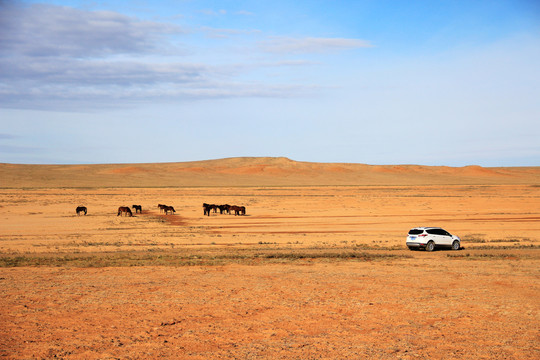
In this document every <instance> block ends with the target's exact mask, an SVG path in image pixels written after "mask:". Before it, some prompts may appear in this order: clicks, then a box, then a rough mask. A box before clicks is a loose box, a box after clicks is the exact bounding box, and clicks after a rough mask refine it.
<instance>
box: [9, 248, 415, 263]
mask: <svg viewBox="0 0 540 360" xmlns="http://www.w3.org/2000/svg"><path fill="white" fill-rule="evenodd" d="M404 258H410V255H407V254H395V253H373V252H370V253H368V252H362V251H358V250H357V249H353V248H351V249H325V248H321V249H280V248H272V249H262V248H255V249H253V248H252V249H231V250H227V249H198V250H188V251H186V250H185V249H184V250H168V251H165V252H164V251H162V250H156V251H146V252H114V253H93V254H91V253H85V254H39V255H38V254H35V255H31V254H25V255H14V256H13V255H12V256H9V255H3V256H0V267H22V266H53V267H82V268H84V267H119V266H120V267H126V266H127V267H130V266H195V265H198V266H201V265H204V266H215V265H226V264H249V265H264V264H267V263H276V262H284V263H287V262H302V261H304V262H305V261H314V260H316V261H377V260H396V259H404Z"/></svg>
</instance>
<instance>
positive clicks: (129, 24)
mask: <svg viewBox="0 0 540 360" xmlns="http://www.w3.org/2000/svg"><path fill="white" fill-rule="evenodd" d="M538 59H540V4H539V3H538V2H537V1H535V0H530V1H527V0H513V1H511V0H508V1H506V0H500V1H493V0H491V1H482V0H478V1H468V0H463V1H459V0H454V1H446V0H441V1H414V0H403V1H400V0H393V1H375V0H373V1H368V0H365V1H364V0H358V1H331V0H326V1H323V0H319V1H281V0H277V1H276V0H274V1H262V0H245V1H204V0H203V1H196V0H194V1H187V0H186V1H147V0H140V1H1V0H0V162H9V163H40V164H49V163H51V164H53V163H54V164H77V163H137V162H172V161H192V160H205V159H217V158H225V157H234V156H286V157H289V158H291V159H293V160H299V161H314V162H351V163H367V164H422V165H448V166H465V165H471V164H477V165H482V166H538V165H540V141H539V139H540V100H539V99H540V65H539V61H538Z"/></svg>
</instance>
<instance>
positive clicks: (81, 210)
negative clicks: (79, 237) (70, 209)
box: [75, 206, 87, 216]
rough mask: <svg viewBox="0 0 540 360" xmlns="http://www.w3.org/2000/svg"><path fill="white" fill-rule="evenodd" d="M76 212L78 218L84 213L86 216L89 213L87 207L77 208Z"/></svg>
mask: <svg viewBox="0 0 540 360" xmlns="http://www.w3.org/2000/svg"><path fill="white" fill-rule="evenodd" d="M75 212H76V213H77V216H79V215H81V213H82V212H84V215H86V213H87V209H86V206H77V209H75Z"/></svg>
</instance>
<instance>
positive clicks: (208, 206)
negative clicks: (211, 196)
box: [202, 203, 218, 216]
mask: <svg viewBox="0 0 540 360" xmlns="http://www.w3.org/2000/svg"><path fill="white" fill-rule="evenodd" d="M202 206H203V210H204V215H208V216H210V210H212V209H214V212H215V213H217V209H218V206H217V205H214V204H207V203H204V204H202Z"/></svg>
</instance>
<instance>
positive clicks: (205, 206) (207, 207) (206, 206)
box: [202, 203, 210, 216]
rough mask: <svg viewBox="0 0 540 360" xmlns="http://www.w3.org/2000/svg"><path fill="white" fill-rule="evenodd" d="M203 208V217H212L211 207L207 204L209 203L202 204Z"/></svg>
mask: <svg viewBox="0 0 540 360" xmlns="http://www.w3.org/2000/svg"><path fill="white" fill-rule="evenodd" d="M202 207H203V210H204V214H203V215H208V216H210V205H209V204H207V203H204V204H202Z"/></svg>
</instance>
